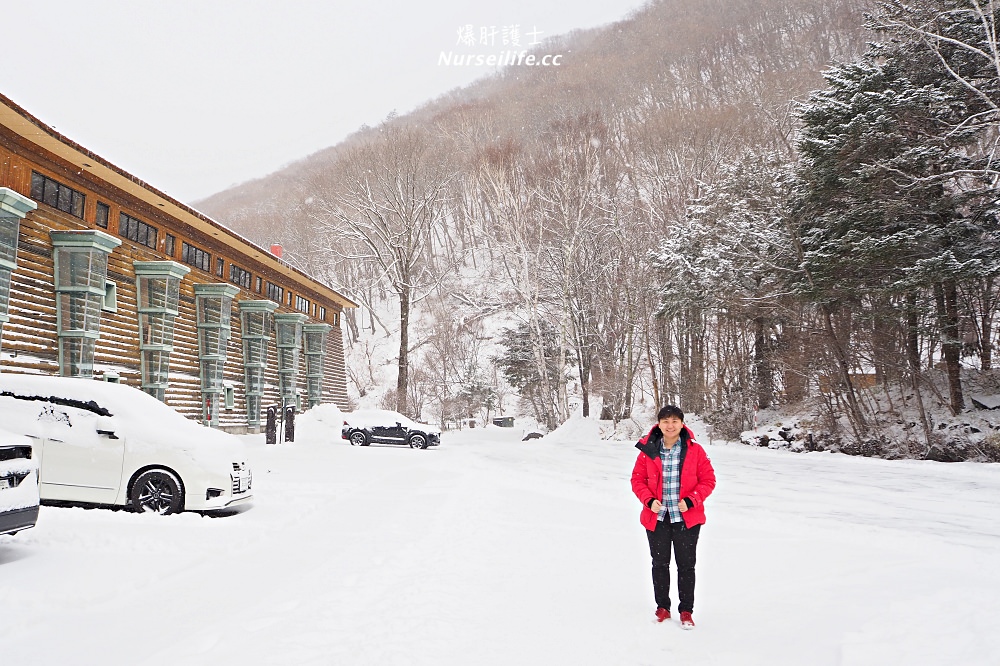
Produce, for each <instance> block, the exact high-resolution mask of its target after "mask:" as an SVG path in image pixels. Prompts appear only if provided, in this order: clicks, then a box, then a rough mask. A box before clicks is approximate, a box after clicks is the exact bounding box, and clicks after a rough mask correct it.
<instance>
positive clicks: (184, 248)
mask: <svg viewBox="0 0 1000 666" xmlns="http://www.w3.org/2000/svg"><path fill="white" fill-rule="evenodd" d="M181 261H183V262H184V263H185V264H189V265H191V266H194V267H195V268H200V269H201V270H203V271H205V272H206V273H207V272H209V271H210V270H212V255H210V254H209V253H208V252H205V251H204V250H202V249H200V248H197V247H195V246H194V245H188V244H187V243H185V242H183V241H182V242H181Z"/></svg>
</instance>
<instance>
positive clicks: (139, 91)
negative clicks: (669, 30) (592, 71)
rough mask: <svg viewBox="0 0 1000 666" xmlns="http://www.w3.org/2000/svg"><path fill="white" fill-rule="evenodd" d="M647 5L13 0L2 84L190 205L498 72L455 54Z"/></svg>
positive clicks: (495, 50)
mask: <svg viewBox="0 0 1000 666" xmlns="http://www.w3.org/2000/svg"><path fill="white" fill-rule="evenodd" d="M643 4H645V2H644V0H578V1H577V2H575V3H566V2H564V1H562V2H560V1H557V0H504V2H491V3H476V4H474V3H469V2H468V1H460V0H430V1H429V2H412V1H410V2H404V1H402V0H341V1H339V2H333V1H331V0H281V1H280V2H278V1H266V2H265V1H256V0H88V1H87V2H80V1H79V0H32V1H31V2H26V1H22V2H14V1H13V0H11V1H9V2H5V3H4V7H3V23H4V36H3V40H2V47H3V56H2V57H3V65H2V68H0V92H2V93H3V94H4V95H6V96H7V97H9V98H11V99H12V100H13V101H14V102H15V103H17V104H19V105H20V106H22V107H23V108H25V109H26V110H27V111H28V112H29V113H31V114H33V115H35V116H36V117H38V118H39V119H40V120H41V121H42V122H44V123H46V124H48V125H51V126H54V127H55V128H56V129H57V130H59V131H60V132H62V133H63V134H65V135H66V136H68V137H69V138H70V139H72V140H74V141H76V142H77V143H80V144H82V145H83V146H85V147H86V148H88V149H90V150H92V151H93V152H95V153H97V154H98V155H100V156H101V157H103V158H105V159H107V160H109V161H110V162H112V163H113V164H116V165H117V166H119V167H121V168H123V169H125V170H127V171H129V172H130V173H132V174H133V175H135V176H138V177H139V178H142V179H143V180H145V181H147V182H149V183H150V184H151V185H153V186H154V187H156V188H158V189H160V190H163V191H164V192H166V193H167V194H170V195H171V196H173V197H176V198H177V199H180V200H181V201H184V202H193V201H195V200H197V199H200V198H203V197H206V196H208V195H210V194H213V193H215V192H218V191H220V190H223V189H225V188H227V187H229V186H231V185H235V184H237V183H240V182H244V181H246V180H249V179H252V178H256V177H260V176H263V175H266V174H268V173H271V172H273V171H276V170H277V169H279V168H281V167H282V166H283V165H285V164H288V163H290V162H293V161H295V160H297V159H299V158H302V157H305V156H306V155H309V154H311V153H313V152H316V151H317V150H320V149H322V148H326V147H328V146H331V145H334V144H335V143H337V142H338V141H340V140H341V139H342V138H344V137H345V136H347V135H348V134H350V133H351V132H353V131H354V130H356V129H357V128H358V127H360V126H361V125H362V124H366V123H367V124H370V125H373V124H377V123H378V122H380V121H381V120H382V119H384V118H385V117H386V115H388V114H389V113H390V112H392V111H393V110H396V111H398V112H399V113H405V112H407V111H409V110H411V109H413V108H415V107H416V106H419V105H420V104H421V103H422V102H425V101H427V100H430V99H433V98H435V97H437V96H438V95H440V94H442V93H444V92H446V91H448V90H450V89H452V88H455V87H457V86H461V85H464V84H466V83H468V82H470V81H472V80H474V79H476V78H478V77H480V76H483V75H485V74H488V73H490V72H492V71H494V68H492V67H489V66H483V67H454V66H446V65H440V64H439V60H440V57H441V53H442V52H445V53H447V52H449V51H455V52H456V53H465V54H474V55H483V56H489V55H493V54H499V53H502V52H504V51H505V50H508V49H512V48H514V47H513V46H512V45H511V44H507V45H505V44H504V43H503V39H504V37H506V38H507V39H508V40H511V39H513V38H515V37H516V38H518V42H519V43H520V45H521V46H522V47H523V48H527V47H528V45H529V44H531V43H532V42H537V41H539V40H544V39H546V38H547V37H551V36H554V35H557V34H561V33H565V32H569V31H571V30H574V29H577V28H589V27H593V26H597V25H602V24H605V23H610V22H612V21H615V20H618V19H621V18H624V17H625V16H626V15H627V14H628V13H629V12H630V11H631V10H634V9H637V8H639V7H641V6H642V5H643ZM466 26H467V27H471V32H466V33H464V34H462V33H460V32H459V28H460V27H466ZM514 26H517V28H516V31H512V28H513V27H514ZM484 29H485V30H486V35H485V39H486V43H483V41H482V40H483V37H484V35H483V31H484ZM494 29H495V30H494ZM515 32H516V34H515ZM470 36H471V37H473V38H474V40H475V42H474V43H468V41H466V43H462V42H460V37H470ZM569 58H572V54H564V58H563V60H564V61H566V60H567V59H569Z"/></svg>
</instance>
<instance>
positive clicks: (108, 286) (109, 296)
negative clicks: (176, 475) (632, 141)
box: [101, 280, 118, 312]
mask: <svg viewBox="0 0 1000 666" xmlns="http://www.w3.org/2000/svg"><path fill="white" fill-rule="evenodd" d="M101 309H102V310H104V311H105V312H118V285H117V284H115V283H114V282H112V281H111V280H105V281H104V303H103V304H102V305H101Z"/></svg>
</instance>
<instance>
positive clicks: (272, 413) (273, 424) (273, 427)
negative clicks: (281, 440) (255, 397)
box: [265, 405, 278, 444]
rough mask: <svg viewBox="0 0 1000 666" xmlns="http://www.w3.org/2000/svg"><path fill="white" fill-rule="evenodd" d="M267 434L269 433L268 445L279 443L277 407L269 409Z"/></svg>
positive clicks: (273, 406)
mask: <svg viewBox="0 0 1000 666" xmlns="http://www.w3.org/2000/svg"><path fill="white" fill-rule="evenodd" d="M265 432H266V433H267V440H266V441H267V443H268V444H277V443H278V408H277V407H276V406H275V405H271V406H270V407H268V408H267V428H266V430H265Z"/></svg>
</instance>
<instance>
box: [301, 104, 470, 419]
mask: <svg viewBox="0 0 1000 666" xmlns="http://www.w3.org/2000/svg"><path fill="white" fill-rule="evenodd" d="M341 169H342V170H341V171H340V173H339V174H338V176H339V178H338V180H339V182H336V183H335V184H333V186H332V187H331V184H330V183H329V182H327V183H324V184H322V185H325V186H320V187H316V188H315V191H317V192H318V195H317V197H316V198H317V204H318V207H319V210H320V211H322V213H323V216H324V217H323V226H322V228H323V231H325V232H326V233H327V234H329V236H330V237H332V238H344V239H345V240H347V241H348V243H349V245H348V246H347V247H348V248H349V249H350V250H351V251H352V252H354V253H355V254H353V256H349V257H347V258H348V259H351V260H354V261H361V262H364V263H366V264H368V265H370V266H373V267H374V268H375V269H376V270H377V273H376V275H377V278H378V281H379V283H381V284H384V285H386V286H387V287H388V288H389V289H390V290H391V291H392V293H393V294H394V295H395V296H396V298H398V299H399V331H400V333H399V335H400V341H399V358H398V375H397V381H396V392H395V396H396V409H397V411H400V412H404V413H411V412H412V410H411V409H410V408H409V406H408V405H407V396H408V395H409V393H410V391H409V387H408V382H409V353H410V335H409V334H410V317H411V312H412V308H413V306H414V304H415V303H416V302H417V301H419V300H420V299H422V298H424V297H425V296H426V295H427V293H428V292H429V291H430V289H431V288H432V287H433V286H434V285H436V284H437V283H438V282H439V281H440V280H441V278H442V276H443V275H444V274H446V273H447V272H448V270H449V269H450V266H447V265H443V264H441V263H435V262H433V261H431V260H430V257H431V256H432V254H433V243H432V241H433V238H434V234H435V231H436V230H437V228H438V227H439V226H440V225H442V224H443V222H444V218H445V204H446V199H447V193H448V184H449V183H450V181H451V180H452V178H453V177H454V173H453V170H452V169H451V168H449V166H448V165H447V164H446V162H445V161H444V160H443V159H442V156H441V155H440V154H439V153H438V152H437V151H435V148H434V143H433V140H432V138H431V137H430V136H429V135H428V134H427V133H426V132H424V131H421V130H418V129H413V128H409V127H399V126H396V125H390V124H385V125H383V126H382V127H381V128H380V131H379V132H378V133H377V135H375V136H374V137H373V138H372V139H371V140H370V141H369V142H367V143H365V144H363V145H362V146H360V147H357V148H355V149H353V150H351V151H349V152H348V153H347V154H346V155H345V156H344V158H343V160H342V161H341Z"/></svg>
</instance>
